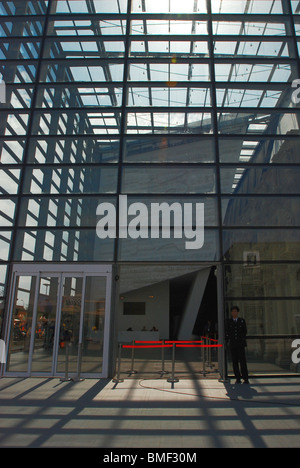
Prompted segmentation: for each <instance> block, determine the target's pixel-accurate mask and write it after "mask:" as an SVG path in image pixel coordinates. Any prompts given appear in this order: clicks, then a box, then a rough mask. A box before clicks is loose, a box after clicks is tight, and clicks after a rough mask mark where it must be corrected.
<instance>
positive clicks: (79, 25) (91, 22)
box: [48, 16, 126, 36]
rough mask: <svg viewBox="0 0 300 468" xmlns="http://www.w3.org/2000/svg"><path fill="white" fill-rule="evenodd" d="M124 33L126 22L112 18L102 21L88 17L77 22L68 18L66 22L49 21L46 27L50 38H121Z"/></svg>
mask: <svg viewBox="0 0 300 468" xmlns="http://www.w3.org/2000/svg"><path fill="white" fill-rule="evenodd" d="M125 32H126V20H124V19H116V18H114V17H112V18H110V19H108V20H102V19H99V18H93V17H91V16H90V17H89V19H88V20H78V19H75V18H72V17H71V16H70V17H68V19H67V20H61V19H55V20H52V19H51V20H50V21H49V26H48V35H51V36H52V35H54V36H98V35H102V34H103V35H122V36H123V35H125Z"/></svg>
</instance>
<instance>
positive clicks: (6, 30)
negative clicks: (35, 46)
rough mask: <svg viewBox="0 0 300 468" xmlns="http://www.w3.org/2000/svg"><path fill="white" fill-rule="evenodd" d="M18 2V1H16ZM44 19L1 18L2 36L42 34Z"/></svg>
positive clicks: (0, 29)
mask: <svg viewBox="0 0 300 468" xmlns="http://www.w3.org/2000/svg"><path fill="white" fill-rule="evenodd" d="M16 3H17V2H16ZM43 27H44V19H43V18H39V19H38V20H34V19H33V20H28V19H25V18H17V17H15V16H14V18H13V20H12V19H11V18H10V19H8V18H5V17H4V18H3V17H2V18H0V37H13V36H17V37H20V36H29V37H32V36H41V35H42V33H43Z"/></svg>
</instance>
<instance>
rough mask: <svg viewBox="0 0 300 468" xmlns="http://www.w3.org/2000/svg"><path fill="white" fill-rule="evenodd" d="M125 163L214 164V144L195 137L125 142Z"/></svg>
mask: <svg viewBox="0 0 300 468" xmlns="http://www.w3.org/2000/svg"><path fill="white" fill-rule="evenodd" d="M124 153H125V154H124V161H125V162H127V163H130V162H132V163H134V162H137V163H147V162H148V163H173V162H174V163H181V162H182V163H185V162H188V163H190V162H195V163H205V162H211V163H212V162H214V161H215V155H214V142H213V141H212V140H210V139H204V138H197V137H191V138H190V137H189V138H187V137H186V136H184V137H171V136H163V137H147V138H143V139H138V138H135V139H127V140H126V141H125V151H124Z"/></svg>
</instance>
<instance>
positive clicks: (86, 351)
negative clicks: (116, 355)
mask: <svg viewBox="0 0 300 468" xmlns="http://www.w3.org/2000/svg"><path fill="white" fill-rule="evenodd" d="M24 268H25V266H23V265H22V268H21V270H22V269H23V270H24ZM27 269H29V268H28V266H27ZM31 269H32V270H37V271H32V272H29V271H26V272H25V271H24V273H23V272H19V271H16V272H15V273H14V274H13V284H12V294H11V305H10V320H9V326H8V330H7V333H6V336H7V337H8V339H7V341H6V342H7V343H8V355H7V363H6V371H5V373H6V374H7V373H8V374H9V375H11V374H14V375H20V376H21V375H22V376H23V375H50V376H61V375H63V374H64V373H65V372H66V368H67V369H68V374H69V376H71V377H72V375H74V376H76V375H78V374H79V372H80V373H81V374H82V375H83V374H84V375H85V376H87V377H88V376H91V377H106V376H107V369H108V347H109V324H110V294H111V268H110V267H103V266H98V267H96V266H93V267H89V266H86V267H85V268H84V267H83V268H81V269H82V270H83V271H81V272H72V271H66V272H65V271H63V270H62V266H60V265H59V266H57V270H58V271H53V272H49V271H40V269H41V267H38V266H37V265H33V266H31ZM59 270H61V271H59ZM84 270H85V271H84ZM66 365H67V367H66Z"/></svg>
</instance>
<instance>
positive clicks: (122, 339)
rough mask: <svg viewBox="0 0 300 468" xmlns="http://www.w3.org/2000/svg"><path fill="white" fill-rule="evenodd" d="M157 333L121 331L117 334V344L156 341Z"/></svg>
mask: <svg viewBox="0 0 300 468" xmlns="http://www.w3.org/2000/svg"><path fill="white" fill-rule="evenodd" d="M158 340H159V332H158V331H134V330H133V331H121V332H119V333H118V342H119V343H130V342H132V341H158Z"/></svg>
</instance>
